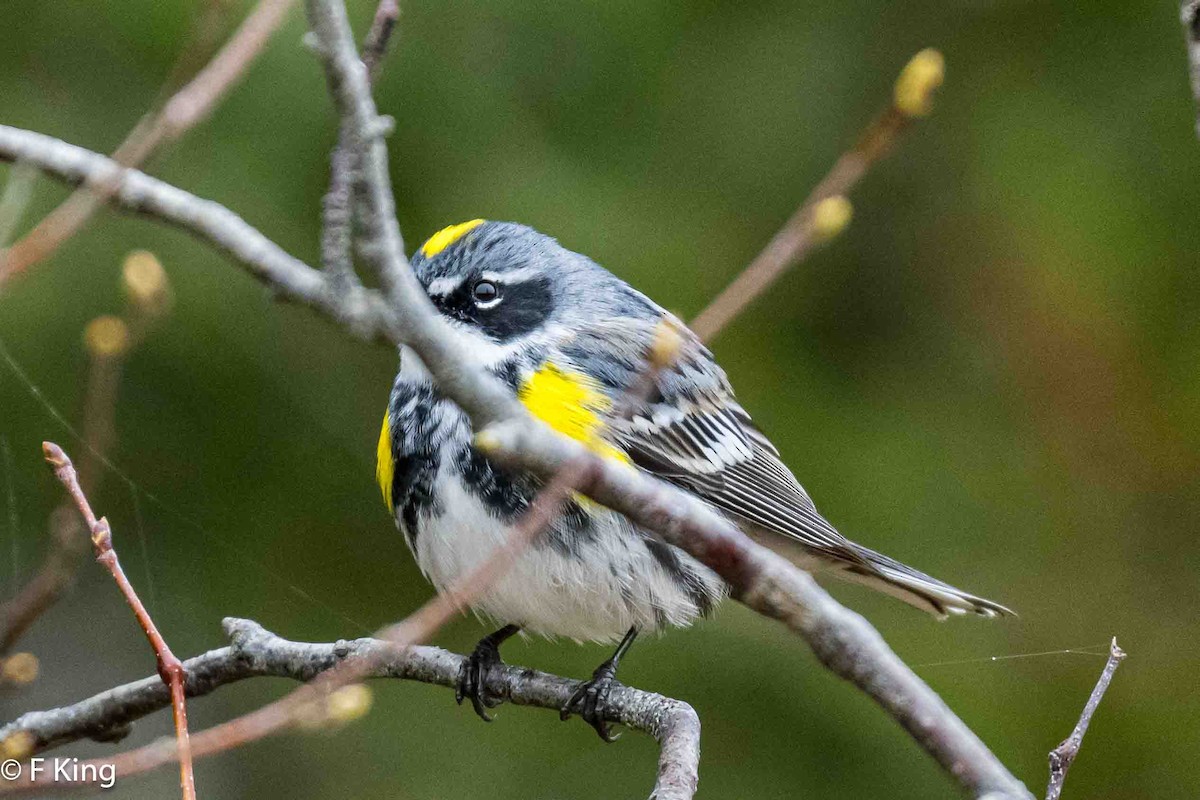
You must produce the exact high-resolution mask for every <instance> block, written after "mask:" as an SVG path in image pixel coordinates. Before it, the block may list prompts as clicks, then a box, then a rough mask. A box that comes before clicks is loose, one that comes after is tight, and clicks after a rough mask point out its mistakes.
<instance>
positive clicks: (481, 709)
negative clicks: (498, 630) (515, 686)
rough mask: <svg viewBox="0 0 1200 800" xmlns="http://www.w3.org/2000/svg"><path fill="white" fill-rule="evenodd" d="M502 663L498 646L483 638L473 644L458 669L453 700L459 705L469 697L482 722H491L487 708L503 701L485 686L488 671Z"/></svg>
mask: <svg viewBox="0 0 1200 800" xmlns="http://www.w3.org/2000/svg"><path fill="white" fill-rule="evenodd" d="M503 663H504V662H503V661H502V660H501V659H500V648H499V646H497V645H496V643H495V642H493V641H491V640H490V639H487V638H485V639H484V640H482V641H481V642H479V644H477V645H475V649H474V650H472V651H471V655H469V656H467V659H466V660H465V661H463V663H462V666H461V667H459V669H458V686H457V688H456V689H455V691H454V700H455V702H457V703H458V704H459V705H460V706H461V705H462V701H463V699H465V698H468V697H469V698H471V707H472V708H474V709H475V713H476V714H478V715H479V718H480V719H482V720H483V721H484V722H491V721H492V719H493V717H492V715H491V714H489V713H488V709H489V708H495V707H496V706H498V705H500V704H501V703H503V702H504V698H503V697H499V696H497V695H494V694H492V693H490V692H489V691H488V688H487V684H488V673H490V672H491V670H492V668H493V667H495V666H498V665H500V664H503Z"/></svg>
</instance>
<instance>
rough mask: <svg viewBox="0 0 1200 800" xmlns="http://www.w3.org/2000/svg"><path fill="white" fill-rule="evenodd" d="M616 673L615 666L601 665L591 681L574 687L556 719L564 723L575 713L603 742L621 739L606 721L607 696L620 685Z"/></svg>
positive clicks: (607, 662) (610, 664)
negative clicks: (614, 687)
mask: <svg viewBox="0 0 1200 800" xmlns="http://www.w3.org/2000/svg"><path fill="white" fill-rule="evenodd" d="M616 671H617V670H616V666H615V665H614V664H613V663H611V662H610V661H606V662H604V663H603V664H601V665H600V666H599V667H598V668H597V669H596V671H595V672H593V673H592V678H591V680H587V681H582V682H580V684H579V686H578V687H576V689H575V691H574V692H573V693H572V694H571V697H570V698H569V699H568V700H567V702H566V703H565V704H564V705H563V707H562V708H561V709H560V710H559V713H558V718H559V719H561V720H563V721H566V720H568V719H570V718H571V714H572V713H577V714H579V716H580V717H582V718H583V720H584V722H586V723H587V724H588V725H591V726H592V729H593V730H595V731H596V733H597V734H599V736H600V738H601V739H603V740H604V741H606V742H610V743H611V742H615V741H616V740H617V739H619V738H621V734H619V733H613V732H612V727H611V726H610V725H609V722H608V720H607V719H606V717H607V713H608V697H609V694H611V693H612V688H613V686H619V685H620V682H619V681H618V680H617V679H616V677H615V676H616Z"/></svg>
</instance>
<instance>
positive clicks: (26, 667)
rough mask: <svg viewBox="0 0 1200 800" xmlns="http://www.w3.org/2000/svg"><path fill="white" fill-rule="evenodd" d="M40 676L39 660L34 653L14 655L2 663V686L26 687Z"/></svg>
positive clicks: (0, 666)
mask: <svg viewBox="0 0 1200 800" xmlns="http://www.w3.org/2000/svg"><path fill="white" fill-rule="evenodd" d="M37 676H38V659H37V656H35V655H34V654H33V653H13V654H12V655H11V656H9V657H8V658H6V659H4V660H3V661H0V685H8V686H24V685H25V684H27V683H33V682H34V681H35V680H37Z"/></svg>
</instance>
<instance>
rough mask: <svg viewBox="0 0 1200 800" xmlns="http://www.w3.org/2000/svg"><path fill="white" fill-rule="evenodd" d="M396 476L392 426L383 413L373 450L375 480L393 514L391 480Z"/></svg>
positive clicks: (385, 413) (386, 414) (386, 415)
mask: <svg viewBox="0 0 1200 800" xmlns="http://www.w3.org/2000/svg"><path fill="white" fill-rule="evenodd" d="M395 475H396V460H395V458H394V457H393V456H392V424H391V420H390V419H388V413H387V412H386V411H385V412H383V429H382V430H381V431H379V444H378V445H377V446H376V449H375V480H377V481H379V490H380V491H381V492H383V502H385V503H387V507H388V511H391V512H392V513H395V511H396V509H395V507H394V503H395V501H394V500H393V499H392V478H394V477H395Z"/></svg>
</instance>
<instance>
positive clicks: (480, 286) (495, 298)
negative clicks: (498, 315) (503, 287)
mask: <svg viewBox="0 0 1200 800" xmlns="http://www.w3.org/2000/svg"><path fill="white" fill-rule="evenodd" d="M471 297H472V298H473V299H474V301H475V307H476V308H482V309H487V308H494V307H495V306H498V305H499V304H500V301H501V300H502V299H503V295H501V294H500V286H499V285H498V284H497V283H496V282H495V281H489V280H480V281H476V282H475V285H474V286H473V287H472V288H471Z"/></svg>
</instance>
